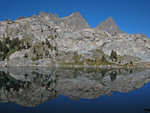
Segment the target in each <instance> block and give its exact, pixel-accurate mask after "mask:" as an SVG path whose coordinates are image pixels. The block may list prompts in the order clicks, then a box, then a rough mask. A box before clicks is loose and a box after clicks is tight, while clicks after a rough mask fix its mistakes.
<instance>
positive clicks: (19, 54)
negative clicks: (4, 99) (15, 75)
mask: <svg viewBox="0 0 150 113" xmlns="http://www.w3.org/2000/svg"><path fill="white" fill-rule="evenodd" d="M149 62H150V39H149V38H148V37H147V36H146V35H144V34H133V35H131V34H128V33H125V32H123V31H121V30H120V28H119V27H118V26H117V25H116V23H115V22H114V20H113V18H112V17H109V18H107V19H106V20H105V21H104V22H101V23H100V24H99V25H98V26H97V27H96V28H90V26H89V24H88V23H87V22H86V20H85V19H84V18H83V17H82V16H81V14H80V13H79V12H77V13H73V14H71V15H70V16H67V17H64V18H59V17H58V15H57V14H55V15H53V14H52V13H49V14H47V13H45V12H40V13H39V14H38V15H33V16H32V17H19V18H18V19H17V20H15V21H12V20H9V19H6V20H5V21H1V22H0V66H1V67H4V66H96V67H101V66H102V67H103V66H108V65H110V66H112V67H113V66H116V67H124V66H131V67H136V66H149Z"/></svg>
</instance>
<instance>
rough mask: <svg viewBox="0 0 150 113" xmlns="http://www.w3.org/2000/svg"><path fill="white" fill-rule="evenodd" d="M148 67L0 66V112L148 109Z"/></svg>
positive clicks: (133, 112)
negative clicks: (110, 68) (146, 68)
mask: <svg viewBox="0 0 150 113" xmlns="http://www.w3.org/2000/svg"><path fill="white" fill-rule="evenodd" d="M149 82H150V70H144V69H113V70H107V69H89V68H88V69H87V68H3V69H0V113H150V83H149Z"/></svg>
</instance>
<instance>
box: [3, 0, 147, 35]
mask: <svg viewBox="0 0 150 113" xmlns="http://www.w3.org/2000/svg"><path fill="white" fill-rule="evenodd" d="M40 11H44V12H47V13H49V12H52V13H53V14H54V13H57V14H58V15H59V17H64V16H68V15H70V14H71V13H73V12H77V11H79V12H80V13H81V14H82V16H83V17H84V18H85V19H86V20H87V22H88V23H89V25H90V26H91V27H95V26H97V25H98V24H99V23H100V22H101V21H104V20H105V19H106V18H107V17H110V16H112V17H113V18H114V20H115V22H116V23H117V25H118V26H119V27H120V29H121V30H122V31H125V32H128V33H131V34H133V33H144V34H146V35H147V36H148V37H150V0H0V21H3V20H5V19H6V18H9V19H12V20H15V19H16V18H17V17H18V16H25V17H26V16H32V15H33V14H38V13H39V12H40Z"/></svg>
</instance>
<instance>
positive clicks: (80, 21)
mask: <svg viewBox="0 0 150 113" xmlns="http://www.w3.org/2000/svg"><path fill="white" fill-rule="evenodd" d="M60 22H63V23H65V24H67V25H68V27H69V28H71V29H72V30H74V31H78V30H81V29H89V28H90V26H89V24H88V23H87V22H86V20H85V19H84V18H83V17H82V15H81V14H80V12H75V13H72V14H71V15H69V16H67V17H64V18H60Z"/></svg>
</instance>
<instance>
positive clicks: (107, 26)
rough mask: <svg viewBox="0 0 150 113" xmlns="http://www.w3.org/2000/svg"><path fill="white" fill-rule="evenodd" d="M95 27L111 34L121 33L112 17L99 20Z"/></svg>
mask: <svg viewBox="0 0 150 113" xmlns="http://www.w3.org/2000/svg"><path fill="white" fill-rule="evenodd" d="M96 29H99V30H102V31H106V32H108V33H110V34H111V35H116V34H119V33H122V31H121V30H120V29H119V27H118V26H117V24H116V23H115V21H114V19H113V18H112V17H109V18H107V19H106V20H105V21H104V22H101V23H100V24H99V25H98V26H97V27H96Z"/></svg>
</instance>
